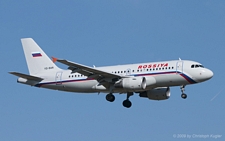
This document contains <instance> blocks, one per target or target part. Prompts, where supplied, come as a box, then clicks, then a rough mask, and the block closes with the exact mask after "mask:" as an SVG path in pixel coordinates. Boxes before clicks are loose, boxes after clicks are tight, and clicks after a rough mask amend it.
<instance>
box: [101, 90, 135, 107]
mask: <svg viewBox="0 0 225 141" xmlns="http://www.w3.org/2000/svg"><path fill="white" fill-rule="evenodd" d="M132 95H133V93H132V92H130V93H127V99H126V100H124V101H123V106H124V107H126V108H130V107H131V106H132V103H131V101H130V100H129V97H130V96H132ZM105 99H106V100H107V101H109V102H113V101H114V100H115V96H114V95H113V94H112V93H109V94H107V95H106V97H105Z"/></svg>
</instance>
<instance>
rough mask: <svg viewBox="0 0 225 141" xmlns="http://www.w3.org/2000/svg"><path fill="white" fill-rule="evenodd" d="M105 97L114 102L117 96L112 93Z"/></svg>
mask: <svg viewBox="0 0 225 141" xmlns="http://www.w3.org/2000/svg"><path fill="white" fill-rule="evenodd" d="M105 99H106V100H107V101H109V102H113V101H114V100H115V96H114V95H113V94H112V93H109V94H107V95H106V97H105Z"/></svg>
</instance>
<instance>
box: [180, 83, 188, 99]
mask: <svg viewBox="0 0 225 141" xmlns="http://www.w3.org/2000/svg"><path fill="white" fill-rule="evenodd" d="M184 88H185V86H184V85H182V86H180V89H181V92H182V94H181V97H182V98H183V99H186V98H187V95H186V94H185V93H184V90H185V89H184Z"/></svg>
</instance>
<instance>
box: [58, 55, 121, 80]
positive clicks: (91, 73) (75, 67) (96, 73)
mask: <svg viewBox="0 0 225 141" xmlns="http://www.w3.org/2000/svg"><path fill="white" fill-rule="evenodd" d="M57 61H58V62H60V63H62V64H65V65H67V66H69V68H68V69H70V70H72V73H74V72H78V73H80V74H82V75H85V76H87V77H89V78H93V79H96V80H100V79H103V78H121V77H122V76H120V75H116V74H112V73H109V72H105V71H102V70H98V69H95V68H91V67H88V66H85V65H82V64H78V63H74V62H71V61H68V60H64V59H57Z"/></svg>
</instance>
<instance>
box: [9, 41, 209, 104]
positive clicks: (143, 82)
mask: <svg viewBox="0 0 225 141" xmlns="http://www.w3.org/2000/svg"><path fill="white" fill-rule="evenodd" d="M21 42H22V46H23V50H24V54H25V58H26V62H27V66H28V70H29V74H23V73H19V72H9V73H10V74H13V75H15V76H18V77H19V78H18V79H17V82H18V83H22V84H27V85H31V86H35V87H40V88H48V89H53V90H60V91H66V92H78V93H106V100H107V101H109V102H113V101H114V100H115V96H114V93H120V94H126V95H127V96H126V99H125V100H124V101H123V103H122V104H123V106H124V107H126V108H130V107H131V106H132V103H131V101H130V100H129V97H130V96H132V95H134V93H136V94H139V96H140V97H142V98H148V99H150V100H166V99H168V98H169V97H170V87H173V86H180V88H181V93H182V94H181V97H182V98H183V99H186V98H187V94H185V93H184V91H185V86H186V85H191V84H196V83H200V82H203V81H206V80H209V79H210V78H212V77H213V72H212V71H211V70H210V69H207V68H205V67H204V66H203V65H202V64H201V63H198V62H195V61H190V60H181V59H180V58H179V60H172V61H161V62H147V63H137V64H128V65H117V66H105V67H95V66H93V67H89V66H86V65H82V64H79V63H75V62H71V61H69V60H65V59H58V58H55V57H53V58H52V60H51V59H50V58H49V57H48V56H47V55H46V54H45V52H44V51H43V50H42V49H41V48H40V47H39V46H38V44H37V43H36V42H35V41H34V40H33V39H32V38H23V39H21ZM56 61H57V62H59V63H62V64H64V65H66V66H68V69H66V70H65V69H61V68H59V67H57V66H56V65H55V62H56Z"/></svg>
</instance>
